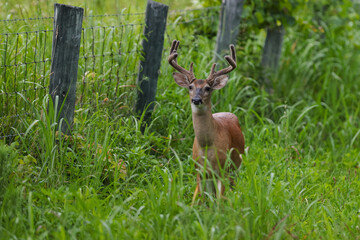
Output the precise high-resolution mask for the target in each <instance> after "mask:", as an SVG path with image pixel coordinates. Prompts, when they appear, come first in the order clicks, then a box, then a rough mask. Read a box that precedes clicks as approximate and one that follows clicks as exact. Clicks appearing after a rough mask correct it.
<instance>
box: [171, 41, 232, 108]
mask: <svg viewBox="0 0 360 240" xmlns="http://www.w3.org/2000/svg"><path fill="white" fill-rule="evenodd" d="M179 43H180V42H179V41H177V40H174V41H173V42H172V44H171V49H170V56H169V58H168V61H169V64H170V65H171V66H172V67H173V68H175V69H176V70H177V71H178V72H174V73H173V77H174V79H175V82H176V83H177V84H178V85H179V86H180V87H186V88H188V89H189V95H190V101H191V104H192V105H195V106H200V105H202V104H209V103H210V97H211V92H212V91H213V90H214V89H220V88H223V87H224V86H225V85H226V83H227V81H228V79H229V78H228V76H227V74H228V73H229V72H231V71H232V70H234V69H235V68H236V55H235V47H234V45H232V44H231V45H230V53H231V56H228V55H227V56H225V59H226V61H227V62H228V63H229V65H230V66H228V67H227V68H224V69H221V70H219V71H217V72H216V71H215V67H216V63H214V64H213V65H212V67H211V71H210V75H209V76H208V77H207V78H206V79H196V78H195V75H194V70H193V63H191V64H190V68H189V70H186V69H185V68H183V67H181V66H180V65H179V64H178V63H177V60H176V58H177V56H178V53H177V49H178V47H179Z"/></svg>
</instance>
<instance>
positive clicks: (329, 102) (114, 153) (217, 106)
mask: <svg viewBox="0 0 360 240" xmlns="http://www.w3.org/2000/svg"><path fill="white" fill-rule="evenodd" d="M177 17H180V18H178V19H181V18H183V19H185V17H182V16H175V19H176V18H177ZM198 21H199V22H200V23H201V22H202V21H204V20H203V19H200V20H198ZM179 22H180V20H179ZM200 25H201V24H200ZM194 26H195V28H196V23H194V24H193V25H189V24H188V23H186V21H185V23H182V24H180V26H179V28H177V27H176V25H175V24H173V25H171V23H170V25H169V27H168V29H167V36H166V40H165V42H166V44H169V43H170V41H171V40H172V39H173V38H178V39H179V40H180V41H181V46H180V49H179V57H178V58H179V63H180V64H181V65H184V66H188V65H189V64H190V62H191V61H194V62H195V63H194V67H195V75H196V76H197V77H198V78H204V77H205V76H206V75H207V74H208V72H209V70H210V67H211V64H212V62H211V60H212V49H214V42H215V37H214V36H212V37H211V34H210V35H208V36H206V37H205V36H198V35H194V34H191V33H193V28H192V27H194ZM197 30H198V31H199V32H201V31H200V30H199V29H197ZM89 31H91V30H89ZM96 31H99V33H98V34H99V35H100V36H103V37H104V39H106V41H105V43H104V44H105V46H104V48H102V45H101V44H102V42H101V41H100V40H99V41H98V42H97V44H99V46H100V47H99V48H97V51H99V53H97V54H100V55H101V53H102V52H106V51H108V50H109V49H111V46H112V44H118V43H116V41H115V42H113V40H114V39H116V38H112V37H111V36H112V34H113V32H112V31H113V30H112V29H111V28H110V29H107V30H101V29H98V30H96ZM334 31H335V29H334V28H333V26H332V25H328V26H327V25H324V34H321V33H314V32H304V31H303V30H300V29H299V28H297V26H294V27H291V28H289V29H287V33H286V36H285V39H284V46H283V47H284V48H283V58H282V62H281V67H280V70H279V71H278V72H277V74H276V75H274V76H273V78H272V80H273V84H274V90H275V91H274V93H273V94H272V95H269V94H267V93H266V92H265V91H264V90H263V89H262V87H261V86H260V84H259V82H258V77H259V75H258V74H257V69H258V68H257V66H258V63H259V61H258V58H259V57H258V56H261V46H262V42H263V40H264V34H263V32H260V33H259V34H257V35H255V36H254V39H251V40H249V41H246V42H242V45H238V46H237V53H238V59H239V60H238V68H237V69H236V70H235V71H234V72H233V73H231V75H230V81H229V83H228V85H227V86H226V87H225V88H224V89H222V90H219V91H217V92H215V93H214V96H213V99H212V100H213V105H214V107H213V108H214V109H213V110H214V112H220V111H231V112H233V113H235V114H236V115H237V116H238V117H239V120H240V124H241V127H242V130H243V132H244V135H245V140H246V147H248V149H247V153H246V154H245V156H244V161H243V164H242V166H241V168H240V169H239V171H238V172H236V173H235V174H234V175H235V179H236V186H235V187H234V189H232V190H230V189H229V187H228V186H227V188H228V190H227V191H226V193H225V196H224V198H221V199H214V198H211V197H209V198H205V199H204V200H203V202H202V203H199V204H197V205H195V206H194V207H190V204H191V198H192V193H193V191H194V189H195V169H194V162H193V161H192V159H191V147H192V141H193V129H192V122H191V109H190V104H189V99H188V96H187V92H186V90H185V89H183V88H179V87H178V86H177V85H176V84H175V82H174V81H173V79H172V74H171V73H172V71H173V70H172V69H171V68H170V67H169V66H168V65H167V64H166V56H167V49H165V50H164V61H163V63H162V66H161V75H160V78H159V82H158V83H159V84H158V89H159V91H158V94H157V103H156V106H155V108H154V112H153V115H152V120H151V122H149V123H148V127H147V128H146V129H145V131H144V133H142V132H141V127H142V126H143V123H142V119H138V118H136V117H133V116H132V115H131V114H132V110H131V109H132V106H131V105H130V104H129V103H127V104H128V105H126V104H125V103H118V104H117V105H114V104H108V103H109V102H107V101H104V99H103V97H104V96H102V95H101V94H99V95H96V94H95V95H93V96H92V98H93V102H94V104H93V105H83V106H80V107H78V108H77V110H76V115H75V119H74V127H73V134H72V135H71V136H66V135H62V134H60V133H59V132H58V131H57V130H58V129H59V126H58V125H57V124H56V122H57V121H55V120H56V118H57V116H56V114H55V111H54V109H52V108H51V106H53V104H52V103H51V102H50V101H51V98H49V96H47V95H44V96H43V97H41V98H40V97H39V98H37V99H33V100H31V101H29V99H28V98H27V97H26V96H24V95H19V94H18V95H17V97H18V101H22V102H23V103H24V104H25V103H26V105H27V106H29V109H30V110H31V116H27V117H26V116H25V117H22V118H21V120H22V122H23V123H25V124H24V131H23V132H24V134H23V135H21V134H19V135H18V136H17V137H16V139H15V141H14V143H13V145H11V146H9V145H6V144H4V143H3V142H1V143H0V164H1V165H0V166H1V171H0V172H1V174H2V175H1V176H0V239H17V238H21V239H22V238H28V239H144V238H148V239H320V238H321V239H339V238H343V239H358V238H359V237H358V236H360V228H359V226H360V217H359V200H358V196H359V194H360V192H359V190H360V179H359V173H358V169H359V167H360V160H359V158H360V152H359V141H358V140H359V138H360V136H359V135H360V133H359V121H358V120H359V117H360V116H359V111H360V110H359V104H358V102H359V100H360V93H359V84H360V83H359V81H357V78H358V71H357V68H356V66H358V65H359V61H360V59H359V57H358V56H359V55H358V48H357V45H356V39H355V38H353V39H351V38H348V34H350V33H349V32H346V31H343V32H336V34H335V32H334ZM352 31H354V33H353V34H356V33H355V32H356V29H352ZM85 34H91V32H90V33H89V32H88V33H85ZM128 40H129V41H131V38H129V39H128ZM166 44H165V45H166ZM169 46H170V45H169ZM85 48H86V46H85ZM132 49H136V46H135V45H132ZM88 61H89V62H88V64H89V65H91V64H90V63H91V60H88ZM103 62H104V63H105V64H104V66H96V67H95V68H94V69H95V71H92V70H89V71H90V72H96V75H93V74H92V73H88V74H84V75H83V74H81V77H85V78H87V79H86V81H91V78H92V77H93V76H96V77H99V79H102V78H105V79H106V78H111V74H112V73H111V71H110V72H109V68H111V66H113V69H114V71H115V69H119V68H120V69H121V71H125V69H123V68H124V67H125V66H123V65H121V64H120V63H119V66H115V63H113V64H114V65H111V61H110V62H109V61H108V60H107V59H106V58H105V59H104V60H103ZM120 62H122V61H120ZM126 67H128V68H129V69H132V68H134V67H136V60H134V61H130V62H129V65H128V66H126ZM81 68H83V69H85V63H84V60H81V64H80V68H79V69H81ZM84 72H86V71H85V70H84ZM95 84H96V82H95ZM99 86H100V85H99ZM100 87H102V86H100ZM106 87H108V85H106ZM110 88H111V89H112V88H113V87H110ZM104 91H105V90H104ZM83 94H84V96H86V97H88V98H90V96H89V95H90V94H92V93H91V92H86V91H84V93H83ZM110 103H111V102H110ZM124 105H126V106H127V107H125V108H124V107H123V106H124ZM48 106H49V108H50V109H48ZM55 106H56V104H55ZM58 107H61V106H58ZM15 129H16V128H15ZM16 130H17V131H20V130H18V129H16ZM223 181H224V182H226V180H225V179H223Z"/></svg>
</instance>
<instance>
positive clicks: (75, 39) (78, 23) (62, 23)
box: [49, 3, 84, 133]
mask: <svg viewBox="0 0 360 240" xmlns="http://www.w3.org/2000/svg"><path fill="white" fill-rule="evenodd" d="M83 14H84V9H82V8H79V7H73V6H68V5H64V4H58V3H55V5H54V32H53V42H52V54H51V75H50V86H49V92H50V95H51V98H52V100H53V103H54V104H55V98H56V96H58V98H59V102H58V106H57V109H56V110H57V111H59V110H60V107H61V106H62V105H63V109H62V111H61V112H60V114H59V121H60V120H61V119H64V120H65V121H64V122H63V124H62V127H61V131H62V132H63V133H69V132H70V131H71V127H72V123H73V119H74V109H75V99H76V80H77V71H78V62H79V53H80V40H81V30H82V20H83ZM54 108H55V106H54Z"/></svg>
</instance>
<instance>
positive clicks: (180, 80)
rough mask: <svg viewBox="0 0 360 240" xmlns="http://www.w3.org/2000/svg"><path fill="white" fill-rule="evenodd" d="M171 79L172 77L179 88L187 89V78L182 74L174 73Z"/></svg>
mask: <svg viewBox="0 0 360 240" xmlns="http://www.w3.org/2000/svg"><path fill="white" fill-rule="evenodd" d="M173 77H174V79H175V82H176V83H177V85H179V86H180V87H189V80H188V79H187V77H186V76H185V75H184V74H182V73H178V72H174V73H173Z"/></svg>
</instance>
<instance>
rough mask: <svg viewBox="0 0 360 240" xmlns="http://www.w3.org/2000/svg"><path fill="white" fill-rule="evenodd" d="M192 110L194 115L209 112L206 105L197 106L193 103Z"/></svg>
mask: <svg viewBox="0 0 360 240" xmlns="http://www.w3.org/2000/svg"><path fill="white" fill-rule="evenodd" d="M191 110H192V112H193V113H201V112H205V111H206V110H207V106H206V105H205V104H199V105H195V104H193V103H191Z"/></svg>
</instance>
